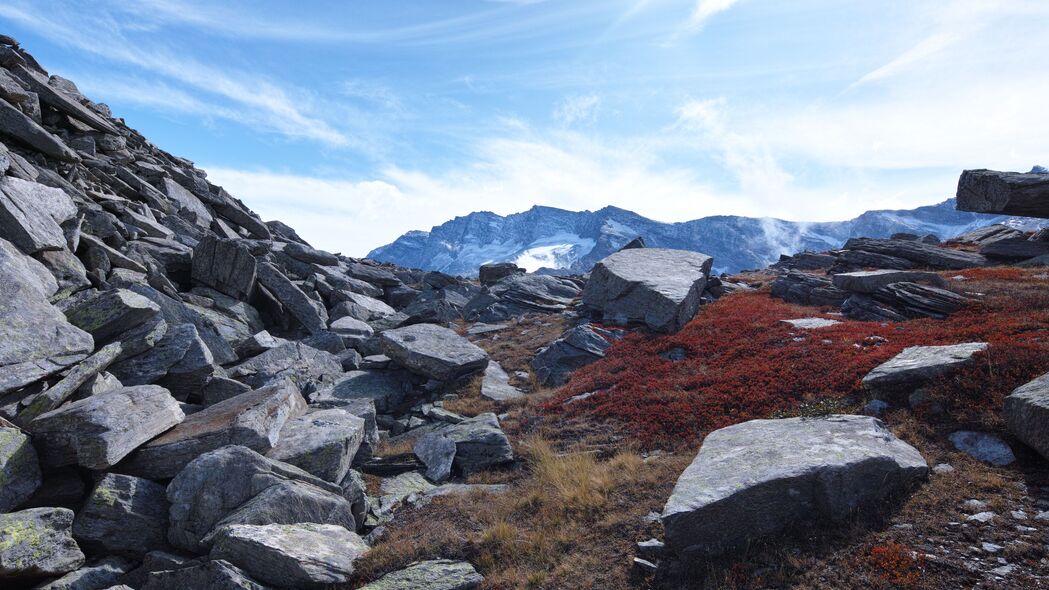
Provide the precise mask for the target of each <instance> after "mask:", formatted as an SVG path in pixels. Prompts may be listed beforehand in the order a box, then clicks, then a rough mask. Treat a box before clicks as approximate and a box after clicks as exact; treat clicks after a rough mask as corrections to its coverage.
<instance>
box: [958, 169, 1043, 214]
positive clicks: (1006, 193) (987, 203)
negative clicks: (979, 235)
mask: <svg viewBox="0 0 1049 590" xmlns="http://www.w3.org/2000/svg"><path fill="white" fill-rule="evenodd" d="M957 196H958V201H957V207H958V210H959V211H973V212H975V213H995V214H999V215H1021V216H1024V217H1042V218H1049V175H1047V174H1038V173H1028V174H1022V173H1020V172H998V171H996V170H966V171H964V172H962V175H961V177H960V178H959V179H958V194H957Z"/></svg>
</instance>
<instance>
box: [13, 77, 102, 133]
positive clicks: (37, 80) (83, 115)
mask: <svg viewBox="0 0 1049 590" xmlns="http://www.w3.org/2000/svg"><path fill="white" fill-rule="evenodd" d="M12 71H13V73H15V74H16V75H17V76H18V77H19V78H20V79H21V80H22V81H23V82H25V83H26V84H28V85H29V90H30V91H32V92H35V93H36V94H37V96H38V97H39V98H40V102H42V103H44V104H47V105H48V106H51V107H53V108H54V109H56V110H58V111H60V112H62V113H65V114H67V115H69V116H70V117H73V118H74V119H76V120H78V121H81V122H83V123H86V124H87V125H89V126H90V127H92V128H93V129H96V130H98V131H102V132H103V133H111V134H113V135H120V131H119V130H118V129H117V128H116V127H114V126H113V125H112V124H111V123H110V122H109V121H106V120H105V119H103V118H102V117H100V116H99V115H97V114H96V113H95V112H94V111H92V110H91V109H89V108H87V107H85V106H84V105H82V104H80V103H79V102H77V101H76V100H75V99H73V98H71V97H69V96H66V95H65V94H63V93H62V92H59V91H58V90H56V89H55V88H53V87H52V86H51V85H50V84H48V80H47V77H46V76H40V75H39V74H36V73H35V72H33V71H31V70H29V69H26V68H25V67H24V66H15V68H14V69H13V70H12Z"/></svg>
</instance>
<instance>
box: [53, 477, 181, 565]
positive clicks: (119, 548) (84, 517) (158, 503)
mask: <svg viewBox="0 0 1049 590" xmlns="http://www.w3.org/2000/svg"><path fill="white" fill-rule="evenodd" d="M165 494H166V491H165V488H164V486H162V485H160V484H159V483H156V482H153V481H150V480H148V479H142V478H139V477H133V476H130V475H120V474H116V473H107V474H105V475H104V476H102V479H100V480H99V481H98V483H97V484H96V485H95V489H94V490H92V491H91V495H90V496H88V498H87V500H86V501H85V502H84V505H83V507H82V508H80V510H79V512H77V514H76V518H75V519H74V520H73V537H74V538H75V539H76V540H77V542H79V543H80V544H81V545H83V546H84V547H85V548H87V549H89V550H91V551H95V552H98V553H103V554H107V555H112V554H120V555H129V556H133V557H142V556H143V555H145V554H146V553H147V552H149V551H153V550H156V549H164V548H165V547H167V546H168V545H167V530H168V500H167V497H166V495H165Z"/></svg>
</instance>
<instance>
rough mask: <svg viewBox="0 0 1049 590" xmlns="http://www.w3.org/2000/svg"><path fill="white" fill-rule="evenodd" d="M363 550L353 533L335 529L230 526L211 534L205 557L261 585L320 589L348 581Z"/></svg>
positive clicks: (303, 525) (321, 526)
mask: <svg viewBox="0 0 1049 590" xmlns="http://www.w3.org/2000/svg"><path fill="white" fill-rule="evenodd" d="M367 551H368V545H367V544H366V543H365V542H364V540H363V539H361V538H360V537H358V536H357V534H356V533H353V532H350V531H348V530H346V529H345V528H343V527H341V526H336V525H329V524H313V523H301V524H291V525H232V526H227V527H224V528H223V529H222V530H220V531H219V532H218V534H217V535H215V539H214V544H213V545H212V548H211V554H210V556H211V558H212V559H223V560H226V561H228V562H230V563H232V564H233V565H236V566H237V567H240V568H241V569H243V570H244V571H246V572H247V573H248V574H249V575H251V576H252V577H253V578H255V579H256V580H259V581H261V582H263V583H266V584H272V585H274V586H278V587H282V588H325V587H328V586H330V585H333V584H345V583H348V582H349V580H350V577H351V576H352V575H353V571H354V562H355V561H356V560H357V559H358V558H359V557H361V556H362V555H364V554H365V553H366V552H367Z"/></svg>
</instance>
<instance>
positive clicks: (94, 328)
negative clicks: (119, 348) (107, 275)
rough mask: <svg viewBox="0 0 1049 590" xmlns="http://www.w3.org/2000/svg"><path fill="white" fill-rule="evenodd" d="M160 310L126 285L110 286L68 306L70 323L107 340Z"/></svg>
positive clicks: (152, 317) (153, 316) (97, 339)
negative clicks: (124, 287)
mask: <svg viewBox="0 0 1049 590" xmlns="http://www.w3.org/2000/svg"><path fill="white" fill-rule="evenodd" d="M159 314H160V307H159V306H157V304H155V303H153V302H152V301H150V300H149V299H146V298H145V297H143V296H141V295H139V294H137V293H133V292H131V291H128V290H126V289H111V290H109V291H103V292H101V293H99V294H98V295H96V296H95V297H91V298H88V299H85V300H83V301H81V302H80V303H79V304H78V305H74V306H73V307H71V308H69V309H67V310H66V317H67V318H69V321H70V323H72V324H73V325H75V326H76V327H78V328H80V329H82V330H84V331H85V332H88V333H90V334H91V336H93V337H94V339H95V342H97V343H100V344H101V343H108V342H110V341H112V340H114V339H116V338H117V337H118V336H120V335H121V334H123V333H125V332H128V331H130V330H132V329H133V328H135V327H137V326H139V325H141V324H144V323H146V322H148V321H149V320H152V319H154V318H156V317H157V315H159Z"/></svg>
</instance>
